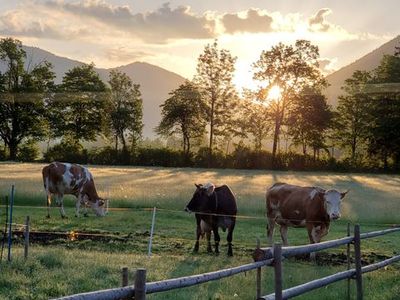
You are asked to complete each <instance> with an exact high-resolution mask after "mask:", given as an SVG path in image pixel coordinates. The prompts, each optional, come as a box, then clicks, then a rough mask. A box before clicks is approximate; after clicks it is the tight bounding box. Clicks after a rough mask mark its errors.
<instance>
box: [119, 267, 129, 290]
mask: <svg viewBox="0 0 400 300" xmlns="http://www.w3.org/2000/svg"><path fill="white" fill-rule="evenodd" d="M121 276H122V286H128V268H127V267H123V268H122V271H121Z"/></svg>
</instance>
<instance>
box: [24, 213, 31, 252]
mask: <svg viewBox="0 0 400 300" xmlns="http://www.w3.org/2000/svg"><path fill="white" fill-rule="evenodd" d="M29 221H30V220H29V216H27V217H26V220H25V232H24V237H25V247H24V257H25V259H27V258H28V251H29Z"/></svg>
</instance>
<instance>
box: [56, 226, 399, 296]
mask: <svg viewBox="0 0 400 300" xmlns="http://www.w3.org/2000/svg"><path fill="white" fill-rule="evenodd" d="M397 231H400V227H396V228H390V229H385V230H379V231H373V232H368V233H364V234H360V232H359V226H358V225H356V226H355V236H354V237H351V236H350V237H349V236H348V237H344V238H340V239H337V240H331V241H326V242H321V243H319V244H312V245H305V246H295V247H282V248H281V247H280V245H275V247H274V248H273V249H271V248H259V247H257V249H256V250H255V251H254V254H253V258H254V260H255V262H253V263H249V264H246V265H242V266H238V267H233V268H228V269H224V270H219V271H215V272H209V273H204V274H199V275H192V276H186V277H180V278H174V279H168V280H162V281H156V282H149V283H146V282H145V274H146V270H144V269H140V270H138V271H137V273H136V277H137V278H136V280H135V284H136V285H137V290H135V286H133V285H132V286H126V287H122V288H114V289H108V290H101V291H95V292H89V293H81V294H76V295H71V296H66V297H62V298H58V299H60V300H94V299H103V300H114V299H115V300H117V299H127V298H130V299H132V298H133V297H134V298H135V299H137V300H142V299H145V297H146V294H151V293H158V292H164V291H169V290H173V289H180V288H184V287H189V286H193V285H197V284H202V283H205V282H208V281H213V280H219V279H221V278H225V277H230V276H233V275H236V274H239V273H242V272H247V271H251V270H255V269H257V282H258V281H260V280H261V278H259V277H260V276H261V274H259V272H260V268H261V267H264V266H271V265H274V268H275V277H276V278H275V293H274V294H269V295H266V296H262V297H260V290H259V286H258V285H257V298H258V299H268V300H270V299H276V300H280V299H289V298H291V297H295V296H298V295H301V294H304V293H306V292H308V291H311V290H313V289H317V288H320V287H323V286H326V285H328V284H331V283H333V282H336V281H340V280H344V279H347V278H354V277H355V276H357V275H359V276H358V277H359V278H358V282H357V284H358V289H357V299H362V285H361V274H362V273H367V272H372V271H375V270H377V269H380V268H383V267H385V266H387V265H389V264H392V263H394V262H397V261H400V255H397V256H394V257H392V258H390V259H386V260H384V261H381V262H378V263H375V264H371V265H368V266H365V267H362V268H361V256H360V243H359V242H360V240H361V239H368V238H372V237H377V236H381V235H385V234H388V233H392V232H397ZM351 243H354V244H356V245H355V246H356V247H355V248H356V256H358V257H356V261H358V262H356V268H355V269H351V270H347V271H343V272H339V273H336V274H333V275H330V276H327V277H323V278H320V279H316V280H313V281H310V282H307V283H304V284H301V285H298V286H295V287H292V288H289V289H286V290H282V286H281V284H282V282H281V278H282V267H281V264H280V263H279V261H280V260H281V259H285V258H288V257H291V256H295V255H302V254H309V253H312V252H316V251H321V250H325V249H330V248H335V247H338V246H341V245H349V244H351ZM357 247H358V248H357ZM357 252H358V253H357ZM274 254H275V255H274ZM139 272H142V273H144V276H139V277H140V278H141V279H140V278H139V280H138V275H140V274H139ZM141 280H142V281H143V282H141V283H139V281H141ZM139 284H140V287H139ZM139 289H140V291H139Z"/></svg>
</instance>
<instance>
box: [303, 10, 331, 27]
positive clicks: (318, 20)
mask: <svg viewBox="0 0 400 300" xmlns="http://www.w3.org/2000/svg"><path fill="white" fill-rule="evenodd" d="M331 13H332V10H331V9H329V8H321V9H320V10H319V11H318V12H317V13H316V14H315V15H314V16H312V17H310V18H309V19H308V24H309V25H310V29H311V30H312V31H322V32H326V31H328V30H329V29H330V28H331V24H330V23H328V22H327V21H326V20H325V18H326V16H328V15H330V14H331Z"/></svg>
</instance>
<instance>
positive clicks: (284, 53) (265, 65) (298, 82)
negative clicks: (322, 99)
mask: <svg viewBox="0 0 400 300" xmlns="http://www.w3.org/2000/svg"><path fill="white" fill-rule="evenodd" d="M318 58H319V50H318V47H317V46H314V45H312V44H311V43H310V42H309V41H305V40H298V41H296V43H295V45H294V46H292V45H284V44H282V43H279V44H278V45H277V46H274V47H272V48H271V50H269V51H266V50H264V51H262V53H261V55H260V58H259V60H258V61H257V62H255V63H254V64H253V69H254V74H253V78H254V79H255V80H256V81H259V82H260V83H262V87H261V88H260V89H259V90H258V91H257V95H258V100H260V101H269V107H270V111H271V114H272V115H273V118H274V123H275V124H274V129H273V131H274V133H273V146H272V156H273V159H274V158H275V157H276V152H277V144H278V140H279V136H280V133H281V126H282V125H283V123H284V120H285V117H286V113H287V110H288V109H289V107H290V106H291V104H292V102H293V99H295V98H296V96H297V95H299V93H300V92H301V91H302V90H304V88H305V87H307V86H308V87H311V88H321V87H323V86H325V85H326V82H325V80H324V78H323V76H322V75H321V72H320V70H319V69H318ZM276 87H279V89H280V95H276V96H277V97H276V99H268V98H267V96H268V93H269V92H270V91H271V90H273V89H274V88H275V89H276Z"/></svg>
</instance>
